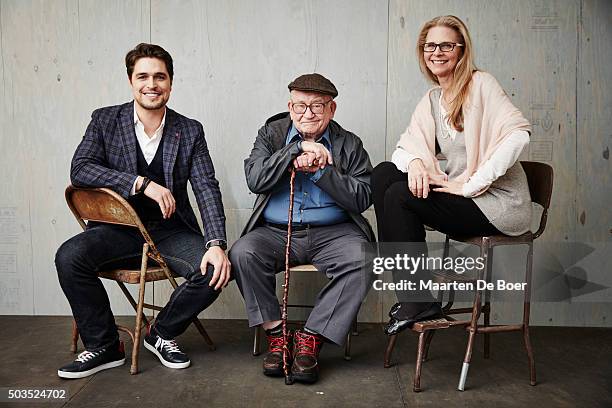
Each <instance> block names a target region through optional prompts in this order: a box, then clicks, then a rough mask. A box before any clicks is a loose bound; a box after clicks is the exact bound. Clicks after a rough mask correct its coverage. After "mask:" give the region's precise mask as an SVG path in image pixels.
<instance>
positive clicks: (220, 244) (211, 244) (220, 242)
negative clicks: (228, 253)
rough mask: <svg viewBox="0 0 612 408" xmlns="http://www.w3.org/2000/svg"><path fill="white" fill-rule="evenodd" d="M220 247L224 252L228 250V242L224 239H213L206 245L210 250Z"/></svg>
mask: <svg viewBox="0 0 612 408" xmlns="http://www.w3.org/2000/svg"><path fill="white" fill-rule="evenodd" d="M214 246H218V247H221V249H222V250H224V251H225V250H226V249H227V242H226V241H225V240H224V239H211V240H210V241H208V242H207V243H206V249H210V247H214Z"/></svg>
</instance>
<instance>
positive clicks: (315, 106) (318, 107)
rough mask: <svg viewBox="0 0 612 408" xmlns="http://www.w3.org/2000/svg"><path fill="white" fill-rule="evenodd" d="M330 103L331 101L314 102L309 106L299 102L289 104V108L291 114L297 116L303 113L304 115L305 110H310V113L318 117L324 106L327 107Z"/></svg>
mask: <svg viewBox="0 0 612 408" xmlns="http://www.w3.org/2000/svg"><path fill="white" fill-rule="evenodd" d="M331 101H332V100H331V99H330V100H329V101H327V102H315V103H311V104H310V105H309V104H306V103H301V102H298V103H294V102H291V108H292V109H293V112H295V113H297V114H298V115H303V114H304V113H306V109H310V111H311V112H312V113H314V114H315V115H319V114H321V113H323V111H324V110H325V105H327V104H328V103H330V102H331Z"/></svg>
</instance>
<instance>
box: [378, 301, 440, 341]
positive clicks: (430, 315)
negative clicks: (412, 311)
mask: <svg viewBox="0 0 612 408" xmlns="http://www.w3.org/2000/svg"><path fill="white" fill-rule="evenodd" d="M396 305H397V304H396ZM396 305H393V306H394V307H395V306H396ZM391 309H392V310H391V311H389V314H390V315H391V314H392V312H393V308H391ZM399 309H400V308H399V307H398V308H396V310H395V313H397V311H398V310H399ZM441 316H443V313H442V308H441V307H440V304H439V303H438V302H434V303H431V304H430V306H429V307H428V308H427V309H425V310H423V311H422V312H420V313H418V314H417V315H416V316H414V317H411V318H409V319H404V320H400V319H396V318H395V317H393V316H391V318H390V319H389V322H388V323H387V325H386V326H385V334H386V335H387V336H392V335H394V334H398V333H400V332H402V331H404V330H406V329H409V328H411V327H412V325H413V324H414V323H416V322H420V321H423V320H429V319H434V318H437V317H441Z"/></svg>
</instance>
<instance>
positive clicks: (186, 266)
mask: <svg viewBox="0 0 612 408" xmlns="http://www.w3.org/2000/svg"><path fill="white" fill-rule="evenodd" d="M145 227H146V228H147V229H148V231H149V234H150V235H151V237H152V239H153V242H154V243H155V245H156V247H157V249H158V250H159V251H160V253H161V254H162V256H163V257H164V259H165V260H166V263H167V264H168V266H169V267H170V269H171V270H172V271H173V272H175V273H176V274H178V275H180V276H182V277H183V278H185V279H186V281H185V282H184V283H183V284H181V285H180V286H179V287H177V288H176V290H174V292H173V293H172V295H171V297H170V301H169V302H168V303H167V304H166V306H165V307H164V309H163V310H162V311H161V312H160V313H159V315H158V316H157V319H156V321H155V330H156V331H157V333H158V334H159V335H160V336H161V337H162V338H164V339H173V338H175V337H176V336H178V335H180V334H181V333H183V332H184V331H185V330H186V329H187V327H188V326H189V324H190V322H191V320H192V319H193V318H195V317H196V316H197V315H198V314H199V313H200V312H201V311H202V310H204V309H206V308H207V307H208V306H209V305H211V304H212V303H213V302H214V301H215V299H216V298H217V296H219V293H220V290H219V291H215V290H214V289H213V288H211V287H210V286H208V284H209V282H210V278H211V277H212V273H213V268H212V266H210V265H209V266H208V269H207V271H206V274H205V275H202V273H201V271H200V262H201V261H202V256H203V255H204V252H205V251H206V249H205V244H206V243H205V241H204V237H203V236H201V235H199V234H196V233H195V232H194V231H192V230H190V229H189V228H187V226H185V225H184V224H183V223H181V222H180V221H175V222H172V221H162V222H152V223H149V224H148V225H147V224H145ZM143 244H144V239H143V238H142V236H141V235H140V232H139V231H138V230H137V229H135V228H132V227H125V226H118V225H109V224H94V223H90V226H89V227H88V228H87V230H85V231H84V232H82V233H80V234H78V235H76V236H74V237H72V238H71V239H69V240H68V241H66V242H65V243H64V244H62V246H61V247H60V248H59V249H58V251H57V254H56V256H55V265H56V267H57V274H58V277H59V282H60V285H61V287H62V290H63V291H64V294H65V295H66V297H67V298H68V302H69V303H70V307H71V308H72V314H73V315H74V318H75V320H76V323H77V327H78V328H79V332H80V335H81V339H82V341H83V344H84V345H85V348H86V349H87V350H90V351H95V350H99V349H101V348H104V347H107V346H109V345H111V344H113V343H114V342H115V341H116V340H117V339H118V334H117V327H116V326H115V319H114V317H113V314H112V312H111V308H110V303H109V300H108V295H107V294H106V291H105V290H104V286H103V285H102V282H101V281H100V279H99V278H98V276H97V272H98V271H100V270H105V269H113V268H117V267H134V268H139V267H140V260H141V256H142V245H143ZM150 262H153V261H150Z"/></svg>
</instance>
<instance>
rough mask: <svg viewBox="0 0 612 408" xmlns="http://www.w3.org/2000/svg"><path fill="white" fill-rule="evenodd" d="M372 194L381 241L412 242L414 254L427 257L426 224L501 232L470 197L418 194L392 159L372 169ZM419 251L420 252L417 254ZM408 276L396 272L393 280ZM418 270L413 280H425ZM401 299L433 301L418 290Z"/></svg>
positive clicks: (464, 231)
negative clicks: (412, 297)
mask: <svg viewBox="0 0 612 408" xmlns="http://www.w3.org/2000/svg"><path fill="white" fill-rule="evenodd" d="M372 196H373V199H374V211H375V212H376V222H377V224H378V241H379V242H409V243H415V244H411V245H409V246H408V248H411V251H413V253H412V254H410V255H411V256H417V257H418V256H420V255H421V254H424V255H425V256H427V246H426V245H425V225H428V226H429V227H431V228H433V229H435V230H437V231H440V232H442V233H445V234H453V235H492V234H500V232H499V231H498V230H497V228H495V227H494V226H493V225H492V224H491V223H490V222H489V220H488V219H487V217H486V216H485V215H484V214H483V213H482V211H480V209H479V208H478V206H477V205H476V204H475V203H474V201H473V200H472V199H471V198H465V197H461V196H457V195H454V194H447V193H439V192H435V191H430V192H429V195H428V197H427V198H417V197H415V196H414V195H413V194H412V193H411V192H410V189H409V188H408V175H407V174H406V173H402V172H401V171H399V170H398V169H397V167H395V165H394V164H393V163H391V162H383V163H380V164H379V165H378V166H376V168H375V169H374V171H373V172H372ZM416 252H418V253H416ZM402 278H406V276H405V274H397V275H396V274H394V279H395V280H396V281H397V280H398V279H402ZM426 278H427V277H426V275H425V274H424V272H423V271H417V273H416V274H415V276H413V277H412V280H415V279H417V280H418V279H426ZM396 294H397V296H398V300H400V302H408V301H410V296H414V297H416V298H419V299H425V300H427V299H429V300H433V298H432V297H431V294H428V293H423V292H419V291H411V292H407V291H397V292H396Z"/></svg>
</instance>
